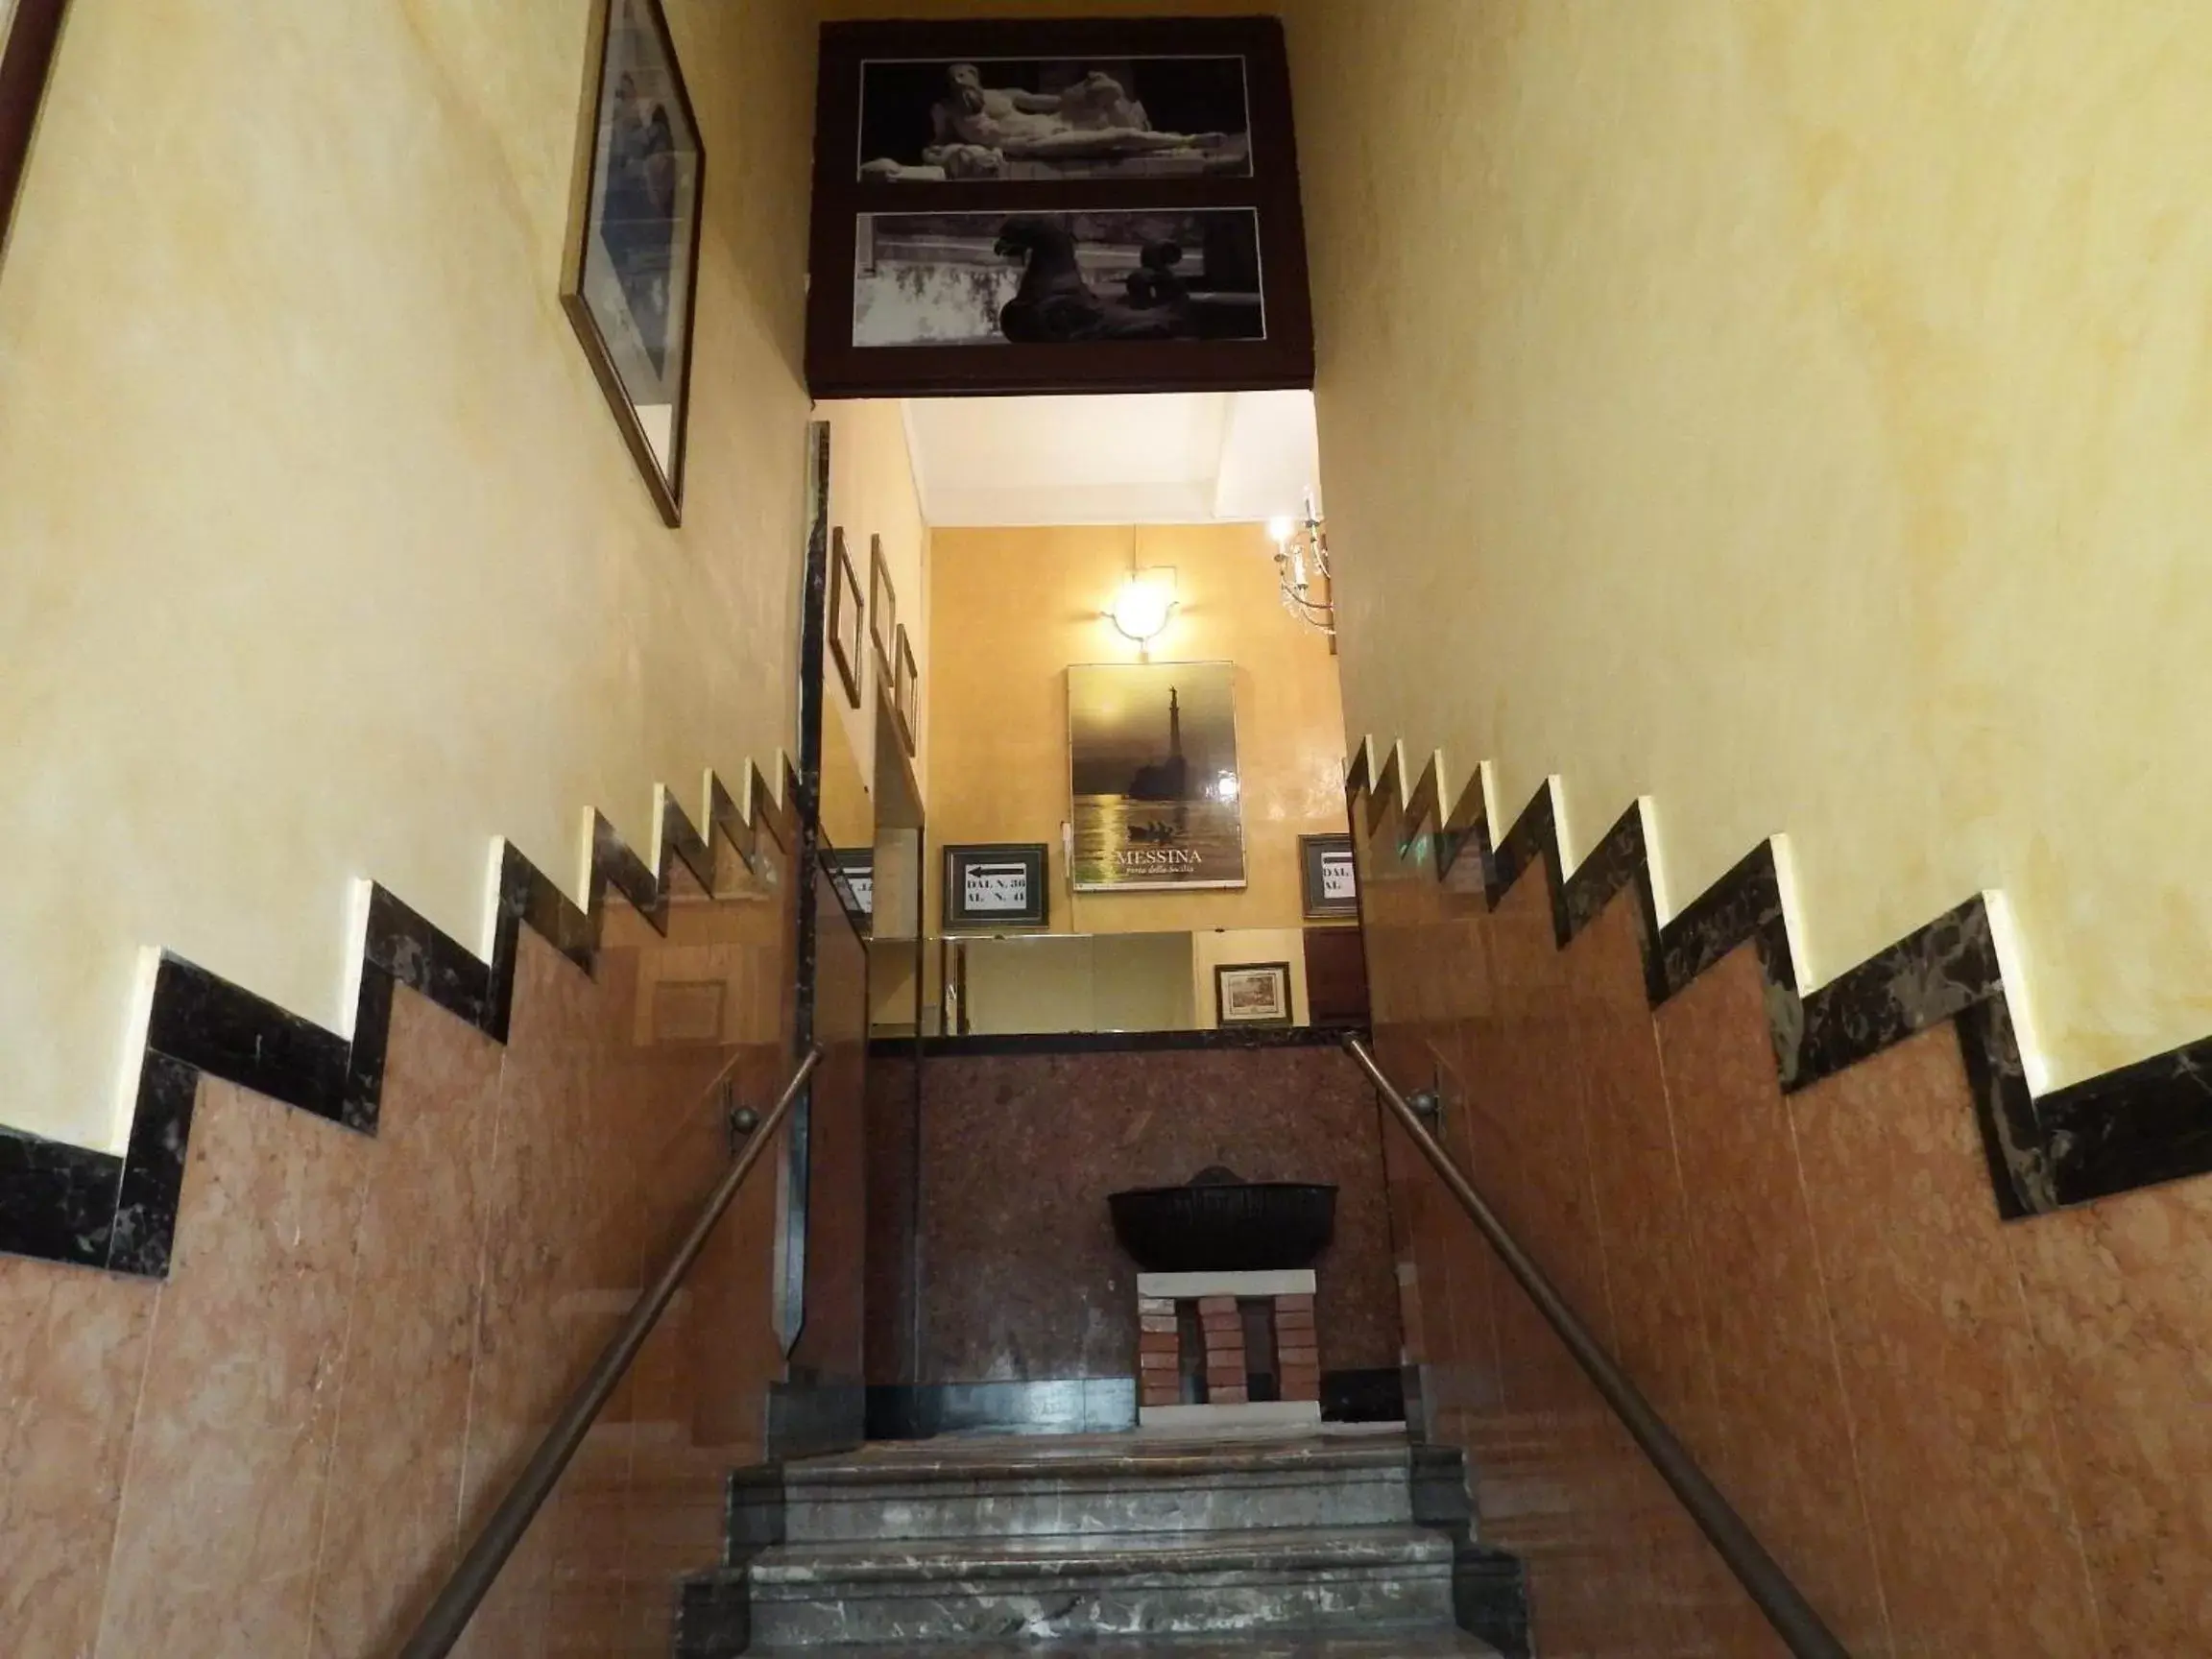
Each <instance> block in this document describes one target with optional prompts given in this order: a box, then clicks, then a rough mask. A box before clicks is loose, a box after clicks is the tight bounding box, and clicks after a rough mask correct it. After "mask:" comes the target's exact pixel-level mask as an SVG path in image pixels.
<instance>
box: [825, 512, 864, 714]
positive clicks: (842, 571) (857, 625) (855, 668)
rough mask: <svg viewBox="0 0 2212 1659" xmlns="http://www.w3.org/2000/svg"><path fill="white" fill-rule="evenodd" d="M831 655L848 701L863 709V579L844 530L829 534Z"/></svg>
mask: <svg viewBox="0 0 2212 1659" xmlns="http://www.w3.org/2000/svg"><path fill="white" fill-rule="evenodd" d="M829 545H830V558H829V656H830V658H831V660H832V661H835V662H836V664H837V678H838V679H839V680H840V681H841V682H843V683H844V686H845V700H846V701H847V702H848V703H850V704H851V705H852V706H853V707H854V708H855V709H857V708H859V707H860V651H861V644H860V639H861V621H860V613H861V606H860V578H859V577H858V576H856V575H854V572H853V556H852V554H850V553H848V552H847V551H846V550H845V529H844V526H843V525H839V526H838V527H837V528H836V529H834V530H832V531H830V532H829Z"/></svg>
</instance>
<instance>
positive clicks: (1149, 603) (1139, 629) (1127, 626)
mask: <svg viewBox="0 0 2212 1659" xmlns="http://www.w3.org/2000/svg"><path fill="white" fill-rule="evenodd" d="M1174 613H1175V594H1174V590H1173V589H1170V588H1169V587H1168V586H1167V585H1166V583H1164V582H1152V581H1146V580H1144V579H1143V578H1142V577H1139V576H1132V577H1130V578H1129V580H1128V581H1126V582H1124V583H1123V584H1122V585H1121V591H1120V592H1119V593H1118V594H1117V595H1115V599H1114V609H1113V610H1111V611H1109V612H1107V613H1106V614H1107V616H1108V617H1109V618H1110V619H1111V620H1112V622H1113V624H1114V626H1115V627H1116V628H1118V629H1119V630H1120V631H1121V633H1122V634H1123V635H1124V636H1126V637H1129V638H1131V639H1134V640H1136V641H1137V642H1138V643H1139V644H1140V645H1142V644H1143V643H1144V642H1145V641H1146V640H1148V639H1150V638H1151V637H1153V636H1154V635H1155V634H1157V633H1159V632H1160V630H1161V629H1163V628H1165V627H1166V626H1167V618H1168V617H1169V616H1171V615H1173V614H1174Z"/></svg>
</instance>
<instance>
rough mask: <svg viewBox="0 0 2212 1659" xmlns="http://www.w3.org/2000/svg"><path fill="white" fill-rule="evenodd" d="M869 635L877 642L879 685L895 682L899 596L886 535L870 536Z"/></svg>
mask: <svg viewBox="0 0 2212 1659" xmlns="http://www.w3.org/2000/svg"><path fill="white" fill-rule="evenodd" d="M868 637H869V638H870V639H872V640H874V641H875V644H876V666H877V667H878V669H879V670H880V671H881V672H880V674H879V675H878V684H880V685H893V684H894V682H893V679H892V673H891V667H892V663H893V662H894V661H897V658H896V653H897V651H898V649H899V595H898V594H897V593H896V592H895V591H893V589H892V587H891V566H890V565H889V564H887V563H886V562H885V561H884V558H883V538H882V537H880V536H871V537H869V538H868Z"/></svg>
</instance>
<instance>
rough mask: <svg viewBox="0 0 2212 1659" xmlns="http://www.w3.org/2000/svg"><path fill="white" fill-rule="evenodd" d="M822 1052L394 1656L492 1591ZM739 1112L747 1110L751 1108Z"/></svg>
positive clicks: (418, 1651) (420, 1650)
mask: <svg viewBox="0 0 2212 1659" xmlns="http://www.w3.org/2000/svg"><path fill="white" fill-rule="evenodd" d="M821 1059H822V1050H821V1048H820V1047H819V1046H816V1047H812V1048H809V1049H808V1050H807V1051H806V1055H805V1058H804V1059H803V1060H801V1061H800V1062H799V1068H798V1070H795V1071H793V1072H792V1073H791V1080H790V1081H789V1082H788V1083H786V1084H784V1085H783V1093H782V1094H780V1095H779V1096H777V1100H776V1104H775V1105H773V1106H771V1107H769V1109H768V1115H767V1116H766V1117H764V1118H759V1119H758V1120H757V1122H756V1123H755V1124H754V1125H753V1127H752V1129H751V1131H750V1133H749V1135H748V1138H747V1140H746V1142H745V1150H744V1151H742V1152H740V1153H739V1154H738V1155H737V1161H736V1162H735V1163H734V1164H733V1165H731V1166H730V1170H729V1173H727V1174H726V1175H724V1176H723V1177H722V1179H721V1181H720V1182H718V1183H717V1184H716V1186H715V1188H714V1190H713V1192H712V1193H711V1194H710V1195H709V1197H708V1199H707V1204H706V1207H705V1208H704V1209H703V1210H701V1211H700V1213H699V1219H698V1220H697V1221H695V1222H693V1223H692V1224H691V1231H690V1232H688V1233H686V1234H685V1236H684V1241H683V1243H681V1244H679V1245H678V1246H677V1247H676V1254H675V1255H674V1256H672V1257H670V1258H669V1260H668V1264H667V1266H665V1267H663V1268H662V1269H661V1277H660V1278H658V1279H656V1280H655V1281H654V1282H653V1284H652V1286H651V1287H650V1288H648V1289H647V1290H646V1292H645V1293H644V1294H643V1295H642V1296H640V1297H638V1299H637V1306H636V1307H635V1308H633V1309H631V1310H630V1316H629V1317H628V1318H627V1319H625V1320H623V1322H622V1329H621V1330H620V1331H619V1332H617V1333H616V1334H615V1335H614V1339H613V1341H612V1342H610V1343H608V1345H607V1349H606V1352H605V1353H603V1354H601V1355H600V1356H599V1358H598V1360H597V1362H596V1363H594V1364H593V1365H592V1367H591V1370H590V1372H589V1375H587V1376H586V1377H585V1379H584V1381H583V1383H580V1384H579V1385H578V1387H577V1389H576V1392H575V1393H574V1394H573V1395H571V1396H570V1397H569V1400H568V1404H567V1405H566V1406H565V1407H562V1408H561V1415H560V1416H559V1417H557V1418H555V1419H554V1420H553V1427H552V1428H550V1429H548V1430H547V1431H545V1438H544V1439H543V1440H541V1441H540V1442H539V1445H538V1450H537V1451H536V1452H535V1453H534V1454H532V1455H531V1458H530V1461H529V1462H528V1463H526V1464H525V1465H523V1468H522V1473H521V1474H519V1475H517V1476H516V1478H515V1483H514V1485H512V1486H510V1487H508V1488H507V1495H506V1497H504V1498H502V1499H500V1500H499V1507H498V1508H496V1509H494V1510H493V1511H492V1518H491V1519H490V1520H488V1521H486V1522H485V1523H484V1529H483V1530H482V1531H481V1532H479V1533H477V1534H476V1541H475V1542H474V1543H473V1544H471V1545H469V1552H468V1554H466V1555H464V1556H462V1557H461V1562H460V1565H458V1566H457V1567H455V1568H454V1569H453V1575H452V1576H451V1577H450V1578H448V1579H446V1581H445V1588H444V1589H442V1590H440V1591H439V1592H438V1599H437V1600H435V1601H433V1602H431V1604H430V1610H429V1611H428V1612H427V1613H425V1614H423V1615H422V1623H420V1624H418V1625H417V1626H416V1627H415V1634H414V1635H413V1636H411V1637H409V1638H408V1641H407V1646H406V1647H402V1648H401V1649H400V1650H399V1659H445V1655H446V1654H448V1653H450V1652H451V1651H452V1650H453V1645H454V1644H455V1643H457V1642H459V1641H460V1640H461V1633H462V1631H464V1630H466V1629H467V1628H468V1627H469V1619H470V1618H472V1617H473V1616H474V1615H475V1612H476V1609H477V1608H478V1607H479V1606H480V1605H481V1604H482V1603H483V1600H484V1598H485V1597H486V1596H487V1595H489V1594H490V1593H491V1590H492V1585H493V1581H494V1580H495V1579H497V1577H498V1576H499V1570H500V1569H501V1568H502V1567H504V1566H506V1564H507V1558H508V1556H510V1555H512V1554H513V1553H514V1552H515V1547H516V1546H517V1545H518V1544H520V1543H521V1542H522V1537H523V1534H524V1533H526V1532H528V1531H529V1529H530V1524H531V1522H533V1521H535V1520H536V1519H537V1518H538V1511H539V1510H540V1509H541V1507H542V1506H543V1505H544V1503H545V1500H546V1499H547V1498H549V1497H551V1496H552V1495H553V1488H554V1487H555V1486H556V1485H558V1484H559V1483H560V1479H561V1474H562V1471H563V1470H565V1469H566V1468H567V1467H568V1460H569V1459H570V1458H571V1457H573V1456H575V1455H576V1449H577V1448H578V1447H579V1446H581V1445H583V1444H584V1436H585V1435H586V1433H588V1432H589V1430H590V1428H591V1424H592V1421H593V1420H594V1419H595V1418H596V1417H597V1416H598V1415H599V1412H600V1410H601V1408H602V1407H605V1406H606V1404H607V1402H608V1400H609V1399H610V1398H611V1397H612V1396H613V1392H614V1390H615V1387H616V1386H617V1385H618V1384H619V1383H621V1381H622V1374H623V1373H624V1372H625V1371H627V1370H629V1369H630V1362H631V1361H632V1360H633V1359H635V1358H637V1351H638V1350H639V1349H641V1348H642V1347H644V1346H645V1338H646V1337H647V1335H649V1334H651V1333H652V1330H653V1326H654V1324H655V1323H656V1322H657V1321H658V1320H659V1319H660V1317H661V1313H662V1312H663V1311H664V1310H666V1309H667V1307H668V1304H669V1303H670V1302H671V1301H672V1300H674V1298H675V1295H676V1289H677V1286H679V1285H681V1284H682V1283H683V1281H684V1276H685V1274H687V1273H688V1272H690V1270H691V1264H692V1263H693V1262H696V1261H698V1260H699V1253H700V1252H701V1251H702V1250H704V1249H705V1248H706V1247H707V1240H708V1238H709V1236H711V1235H712V1233H713V1231H714V1224H715V1223H716V1222H718V1221H720V1220H721V1219H722V1214H723V1212H724V1211H726V1210H728V1209H729V1208H730V1202H731V1200H732V1199H733V1198H735V1197H736V1196H737V1189H738V1188H739V1187H740V1186H741V1185H743V1184H744V1180H745V1177H746V1176H747V1175H748V1174H750V1173H751V1172H752V1168H753V1166H754V1165H755V1164H757V1163H758V1162H759V1161H760V1154H761V1151H762V1150H763V1149H764V1148H765V1147H766V1146H767V1145H768V1144H769V1142H772V1141H774V1140H775V1138H776V1131H777V1129H778V1128H780V1127H781V1124H782V1122H783V1119H784V1118H786V1117H788V1116H789V1115H790V1112H791V1104H792V1102H793V1101H795V1100H797V1099H798V1098H799V1092H800V1091H801V1090H802V1089H804V1088H805V1086H806V1079H807V1078H808V1077H809V1076H811V1075H812V1074H813V1071H814V1068H815V1067H816V1066H817V1065H818V1064H820V1062H821ZM728 1072H729V1068H727V1067H725V1068H724V1069H723V1075H725V1076H727V1075H728ZM737 1116H738V1117H739V1118H745V1117H750V1116H751V1114H750V1113H739V1114H738V1115H737ZM737 1126H738V1127H740V1128H742V1125H737Z"/></svg>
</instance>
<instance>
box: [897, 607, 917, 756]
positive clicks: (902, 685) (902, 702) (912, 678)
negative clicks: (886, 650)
mask: <svg viewBox="0 0 2212 1659" xmlns="http://www.w3.org/2000/svg"><path fill="white" fill-rule="evenodd" d="M891 685H892V693H891V707H892V709H893V711H894V712H895V713H897V715H898V716H899V740H900V742H902V743H903V744H904V745H905V746H906V753H907V754H908V755H912V754H913V753H914V740H915V737H916V734H917V733H919V732H920V730H921V727H922V670H921V668H920V666H919V665H918V664H917V663H916V662H915V661H914V646H913V644H912V642H911V641H909V640H908V639H907V637H906V624H905V623H903V622H902V623H900V624H899V651H898V658H897V661H896V663H895V664H894V667H893V672H892V676H891Z"/></svg>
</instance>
